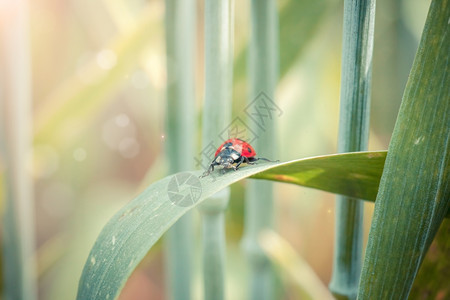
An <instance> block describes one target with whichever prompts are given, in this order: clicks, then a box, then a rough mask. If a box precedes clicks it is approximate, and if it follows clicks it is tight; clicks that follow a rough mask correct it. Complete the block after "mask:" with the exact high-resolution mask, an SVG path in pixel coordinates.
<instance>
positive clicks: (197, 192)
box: [77, 151, 386, 300]
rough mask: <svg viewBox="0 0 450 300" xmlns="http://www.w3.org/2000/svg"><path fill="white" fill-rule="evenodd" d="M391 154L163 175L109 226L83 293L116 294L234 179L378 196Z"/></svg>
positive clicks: (99, 296) (95, 253)
mask: <svg viewBox="0 0 450 300" xmlns="http://www.w3.org/2000/svg"><path fill="white" fill-rule="evenodd" d="M385 157H386V152H384V151H382V152H360V153H348V154H335V155H327V156H318V157H313V158H305V159H300V160H296V161H291V162H285V163H264V164H258V165H253V166H246V167H242V168H241V169H240V170H238V171H236V172H235V171H228V172H225V173H224V174H221V173H222V172H221V170H216V171H215V172H214V173H213V174H214V175H215V176H212V175H210V176H208V177H204V178H198V177H199V176H200V175H201V174H202V173H203V171H194V172H184V173H178V174H175V175H172V176H169V177H166V178H164V179H161V180H159V181H157V182H155V183H153V184H152V185H150V186H149V187H148V188H147V189H146V190H145V191H144V192H143V193H142V194H140V195H139V196H138V197H137V198H135V199H134V200H133V201H131V202H129V203H128V204H127V205H126V206H125V207H123V208H122V209H121V210H120V211H119V212H118V213H117V214H116V215H115V216H114V217H113V218H112V219H111V220H110V221H109V222H108V224H107V225H106V226H105V228H104V229H103V231H102V233H101V234H100V236H99V237H98V239H97V241H96V243H95V245H94V247H93V249H92V250H91V253H90V254H89V257H88V259H87V262H86V264H85V267H84V270H83V274H82V276H81V279H80V283H79V289H78V297H77V299H80V300H81V299H114V298H116V297H117V295H118V294H119V292H120V290H121V288H122V287H123V286H124V284H125V282H126V280H127V279H128V277H129V276H130V274H131V272H132V271H133V270H134V268H135V267H136V266H137V265H138V264H139V262H140V261H141V260H142V259H143V257H144V256H145V255H146V253H147V252H148V251H149V250H150V249H151V247H152V246H153V245H154V244H155V243H156V241H157V240H158V239H159V238H160V237H161V235H162V234H163V233H164V232H166V231H167V230H168V229H169V228H170V227H171V226H172V225H173V224H174V223H175V222H176V221H177V220H178V219H179V218H180V217H181V216H183V215H185V214H186V213H187V212H188V211H190V210H191V209H192V208H193V207H196V206H198V205H199V204H201V203H203V202H204V201H205V200H206V199H208V198H209V197H211V196H212V195H214V194H215V193H217V192H219V191H221V190H223V189H224V188H226V187H228V186H229V185H230V184H232V183H234V182H237V181H239V180H242V179H244V178H247V177H252V178H259V179H268V180H276V181H280V182H287V183H294V184H298V185H303V186H307V187H313V188H318V189H322V190H325V191H329V192H334V193H341V194H344V195H347V196H350V197H357V198H360V199H367V200H371V201H373V200H374V199H375V197H376V194H377V187H378V184H379V180H380V177H381V173H382V170H383V165H384V160H385ZM180 179H181V180H184V181H185V182H187V184H184V185H182V184H180V185H178V184H177V181H176V180H180ZM186 195H190V196H189V197H184V196H186ZM178 196H182V197H180V198H178ZM183 199H187V200H189V201H187V202H185V200H183Z"/></svg>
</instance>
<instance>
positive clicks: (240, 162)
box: [233, 156, 247, 171]
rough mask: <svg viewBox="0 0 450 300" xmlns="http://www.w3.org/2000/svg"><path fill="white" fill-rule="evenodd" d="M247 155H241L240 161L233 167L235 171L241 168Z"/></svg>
mask: <svg viewBox="0 0 450 300" xmlns="http://www.w3.org/2000/svg"><path fill="white" fill-rule="evenodd" d="M246 158H247V157H245V156H241V158H240V159H239V162H238V163H237V165H236V166H235V167H233V169H234V170H235V171H237V169H238V168H239V166H240V165H241V164H242V163H243V162H244V160H245V159H246Z"/></svg>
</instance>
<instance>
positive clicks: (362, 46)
mask: <svg viewBox="0 0 450 300" xmlns="http://www.w3.org/2000/svg"><path fill="white" fill-rule="evenodd" d="M374 21H375V0H345V1H344V28H343V45H342V70H341V76H342V78H341V96H340V99H341V100H340V101H341V108H340V121H339V139H338V152H354V151H364V150H367V144H368V138H369V112H370V87H371V73H372V72H371V71H372V53H373V35H374ZM336 199H337V204H336V231H335V234H336V237H335V248H334V257H333V273H332V278H331V282H330V285H329V287H330V290H331V291H332V293H333V294H334V296H335V297H336V298H338V299H356V295H357V290H358V284H359V276H360V273H361V264H362V263H361V262H362V243H363V202H362V201H361V200H358V199H353V198H348V197H344V196H337V197H336Z"/></svg>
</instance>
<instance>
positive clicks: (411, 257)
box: [358, 0, 450, 299]
mask: <svg viewBox="0 0 450 300" xmlns="http://www.w3.org/2000/svg"><path fill="white" fill-rule="evenodd" d="M449 19H450V1H449V0H434V1H432V3H431V6H430V10H429V13H428V17H427V21H426V24H425V28H424V31H423V34H422V39H421V42H420V45H419V49H418V52H417V55H416V58H415V60H414V64H413V67H412V70H411V73H410V76H409V80H408V83H407V85H406V89H405V93H404V96H403V100H402V105H401V108H400V112H399V115H398V119H397V122H396V125H395V129H394V133H393V136H392V140H391V143H390V145H389V153H388V156H387V159H386V165H385V168H384V171H383V177H382V179H381V183H380V190H379V193H378V196H377V202H376V204H375V212H374V217H373V221H372V227H371V230H370V234H369V241H368V245H367V251H366V256H365V260H364V265H363V271H362V275H361V283H360V288H359V294H358V298H359V299H386V298H390V299H406V298H407V297H408V295H409V292H410V289H411V286H412V283H413V280H414V278H415V276H416V273H417V271H418V269H419V267H420V264H421V262H422V260H423V258H424V256H425V253H426V251H427V249H428V248H429V246H430V244H431V242H432V240H433V238H434V236H435V235H436V232H437V231H438V229H439V226H440V225H441V223H442V221H443V218H444V216H445V214H446V213H447V212H448V209H449V206H450V184H449V183H450V168H449V166H450V101H449V95H450V84H449V74H450V68H449V58H450V51H449V49H450V27H449V23H448V21H449Z"/></svg>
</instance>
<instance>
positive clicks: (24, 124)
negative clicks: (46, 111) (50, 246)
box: [0, 0, 37, 300]
mask: <svg viewBox="0 0 450 300" xmlns="http://www.w3.org/2000/svg"><path fill="white" fill-rule="evenodd" d="M2 9H3V11H2V12H1V13H4V14H5V16H6V15H9V16H14V17H11V18H10V19H9V22H8V26H7V27H3V28H1V30H0V40H1V41H0V45H1V46H2V49H1V50H2V51H0V52H2V54H3V57H2V59H1V63H2V72H3V75H5V80H4V81H3V82H2V83H4V84H5V85H4V86H3V89H4V90H3V91H2V92H4V93H2V96H5V98H4V99H2V103H1V104H2V109H1V111H2V112H3V115H2V117H1V120H2V128H1V129H2V133H1V134H2V139H3V142H2V144H4V145H2V150H3V151H2V152H3V154H4V158H5V164H6V176H5V177H6V178H5V181H6V184H5V200H6V201H5V213H4V216H3V229H2V230H3V234H2V238H3V242H2V247H3V249H2V250H3V280H4V291H3V296H4V299H6V300H10V299H31V300H32V299H36V297H37V284H36V266H35V261H34V230H33V229H34V212H33V208H34V204H33V184H32V179H31V176H30V173H29V170H30V166H29V163H30V153H31V149H32V144H31V142H32V133H31V106H32V99H31V63H30V46H29V28H28V26H29V23H28V2H27V1H25V0H24V1H17V2H14V3H13V2H11V3H10V4H4V5H3V7H2Z"/></svg>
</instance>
